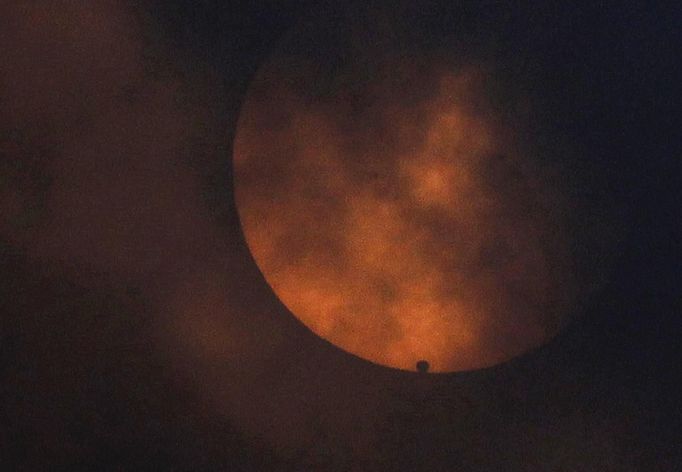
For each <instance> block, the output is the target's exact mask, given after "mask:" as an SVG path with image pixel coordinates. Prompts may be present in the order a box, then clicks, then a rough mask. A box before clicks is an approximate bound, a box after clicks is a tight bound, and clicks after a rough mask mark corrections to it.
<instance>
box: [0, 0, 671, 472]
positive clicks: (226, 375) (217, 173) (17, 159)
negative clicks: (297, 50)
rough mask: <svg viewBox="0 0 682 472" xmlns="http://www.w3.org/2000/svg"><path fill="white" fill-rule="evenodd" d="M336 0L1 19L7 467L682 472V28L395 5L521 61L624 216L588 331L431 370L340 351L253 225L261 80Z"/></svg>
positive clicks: (570, 11) (548, 133) (0, 399)
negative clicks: (239, 144) (235, 141)
mask: <svg viewBox="0 0 682 472" xmlns="http://www.w3.org/2000/svg"><path fill="white" fill-rule="evenodd" d="M313 3H316V4H317V3H320V5H321V6H320V9H318V10H311V9H310V7H311V5H312V4H313ZM593 3H595V4H593ZM614 3H615V2H614ZM619 3H620V2H619ZM332 4H333V5H336V7H334V8H336V9H337V10H338V5H339V2H329V5H326V6H325V5H324V2H303V1H301V2H289V3H287V4H286V5H284V4H283V2H275V1H272V2H247V1H231V2H224V3H223V2H217V1H202V2H198V1H191V2H190V1H186V2H184V1H177V2H161V1H159V2H153V1H147V2H125V1H113V0H112V1H106V0H95V1H91V2H78V1H68V0H47V1H44V2H30V3H27V2H19V1H13V0H10V1H7V2H3V4H2V5H0V45H1V46H0V153H1V155H2V158H1V160H0V466H2V469H3V470H49V469H67V470H147V469H152V470H159V469H160V470H166V469H169V470H258V471H261V470H263V471H267V470H273V471H281V470H295V471H298V470H321V471H325V470H353V471H372V470H428V471H437V470H447V471H451V470H472V471H478V470H483V471H488V470H501V471H516V470H519V471H520V470H527V471H536V470H539V471H543V470H546V471H562V470H566V471H569V470H580V471H609V470H613V471H630V470H632V471H635V470H637V471H638V470H642V471H652V470H662V471H667V470H677V469H679V468H680V467H681V466H682V450H681V449H680V447H679V444H680V442H681V439H682V437H681V435H680V433H679V431H680V428H681V427H682V421H681V420H682V417H681V413H682V412H681V411H680V408H681V405H680V401H681V400H680V399H681V398H682V389H681V382H682V381H681V380H680V373H681V372H680V367H679V360H680V359H682V356H681V355H680V354H682V352H681V348H680V347H679V341H678V340H679V336H680V334H682V320H681V319H680V316H682V313H681V310H682V300H681V299H680V293H681V292H682V291H681V290H680V284H679V280H680V275H682V274H680V242H679V241H680V238H681V237H682V232H681V231H680V229H681V228H680V223H679V221H678V220H679V209H680V205H681V204H682V202H681V201H680V193H679V192H680V191H679V189H680V188H682V187H681V185H682V169H681V166H680V151H681V149H680V145H679V125H678V120H677V118H678V117H679V116H678V115H679V111H678V103H679V98H680V91H679V85H678V83H679V78H680V77H679V75H680V74H679V67H680V64H679V62H680V61H679V57H680V54H679V53H680V51H679V47H678V45H679V44H680V39H681V38H680V37H679V28H677V25H678V24H679V21H680V12H679V11H677V10H676V9H675V8H674V7H673V6H672V2H671V6H666V5H664V4H663V3H662V2H657V3H656V4H651V3H645V2H627V3H622V4H619V5H616V4H613V5H610V4H596V2H586V3H585V4H582V3H581V4H578V5H576V4H568V3H566V2H562V3H554V2H542V3H540V2H538V3H537V4H528V3H523V4H518V5H513V6H512V5H501V4H498V3H496V2H461V3H457V2H439V1H435V0H434V1H424V2H419V3H418V5H417V4H416V3H415V4H410V3H409V2H400V3H396V11H400V12H401V14H406V15H411V16H413V18H414V25H416V26H415V28H418V29H420V31H422V32H426V33H423V34H422V35H421V37H422V38H426V42H427V43H428V42H429V41H433V43H434V44H437V43H438V41H439V38H440V37H441V36H442V35H443V34H447V33H448V32H449V31H453V30H456V31H465V32H466V34H465V35H464V36H465V37H466V38H468V43H467V45H466V48H467V50H468V51H471V54H472V55H475V54H488V56H489V57H500V58H510V57H513V58H515V59H514V60H508V61H507V62H508V63H511V64H512V66H510V67H511V69H510V71H509V74H510V77H515V75H514V74H515V73H516V72H518V71H522V72H523V73H522V74H520V75H521V76H523V78H524V79H525V80H524V81H523V82H519V87H527V88H528V89H529V90H532V92H533V94H534V96H536V97H537V103H538V104H539V105H540V109H542V110H546V111H545V112H544V113H542V114H541V115H540V116H539V119H538V121H539V122H541V125H542V126H541V127H542V130H543V132H542V133H540V135H541V136H543V139H548V140H551V139H564V140H566V142H568V143H570V146H571V148H572V149H575V150H576V154H575V155H576V156H580V157H575V158H573V159H572V160H570V161H569V162H568V163H567V164H566V165H567V167H568V168H570V169H576V170H575V172H585V169H589V175H591V176H592V178H593V181H592V184H591V186H589V187H586V192H588V190H587V189H589V192H593V193H594V192H597V193H599V195H600V196H602V197H604V198H608V199H610V201H613V202H614V205H615V207H616V208H617V209H618V212H619V214H620V215H622V220H621V221H622V223H621V225H620V227H619V230H620V233H621V242H620V244H619V245H618V246H617V247H614V249H613V252H614V254H615V263H614V269H613V271H612V272H611V275H610V276H609V277H608V281H607V283H605V284H604V285H603V286H602V288H601V289H600V290H599V291H598V292H596V293H594V294H593V295H592V296H590V297H589V299H587V300H585V301H584V302H583V303H584V307H583V309H584V311H585V315H584V316H583V317H582V318H581V319H579V320H577V321H575V322H574V323H572V324H571V325H570V326H569V327H568V328H567V329H566V330H564V332H563V333H562V334H560V335H559V336H558V337H556V338H555V339H554V340H553V341H552V342H551V343H549V344H548V345H546V346H544V347H542V348H540V349H539V350H535V351H532V352H530V353H529V354H526V355H524V356H522V357H519V358H516V359H514V360H512V361H511V362H508V363H505V364H501V365H498V366H496V367H492V368H489V369H486V370H480V371H472V372H467V373H460V374H439V375H428V376H426V375H418V374H411V373H407V372H400V371H395V370H390V369H385V368H382V367H379V366H376V365H373V364H370V363H368V362H366V361H363V360H361V359H359V358H356V357H354V356H351V355H348V354H346V353H344V352H342V351H340V350H338V349H336V348H335V347H333V346H331V345H330V344H328V343H326V342H324V341H322V340H320V339H319V338H317V337H315V336H314V335H313V334H312V333H311V332H310V331H308V330H307V329H306V328H304V327H303V326H302V325H301V324H300V323H299V322H298V321H296V320H295V319H294V318H293V317H292V316H290V315H289V314H288V313H287V311H286V309H285V308H284V307H283V306H282V305H281V303H280V302H279V301H278V300H277V298H276V297H275V296H274V295H273V294H272V292H271V291H270V289H269V288H268V286H267V285H266V283H265V282H264V280H263V278H262V275H261V274H260V272H259V271H258V269H257V267H256V266H255V264H254V262H253V260H252V259H251V256H250V254H249V252H248V250H247V248H246V246H245V243H244V240H243V237H242V235H241V230H240V227H239V224H238V218H237V214H236V210H235V207H234V203H233V200H232V188H231V178H232V175H231V162H230V159H231V143H232V136H233V135H234V127H235V123H236V119H237V116H238V110H239V108H240V105H241V103H242V98H243V96H244V93H245V91H246V89H247V85H248V84H249V81H250V79H251V78H252V77H253V74H254V73H255V71H256V69H257V67H258V65H259V64H261V63H262V61H263V60H264V59H265V58H266V57H267V55H268V53H269V52H270V51H271V50H272V48H273V47H274V45H275V44H276V42H277V40H278V38H280V37H281V35H282V34H283V33H284V32H285V31H286V30H287V29H289V28H291V27H292V26H293V25H294V23H295V21H296V18H297V17H299V15H306V16H305V17H306V18H307V20H306V21H308V22H315V21H316V19H320V21H323V20H324V21H328V17H327V16H325V15H329V14H331V13H330V11H332V10H334V8H331V7H330V5H332ZM415 5H417V6H415ZM398 7H399V8H398ZM364 8H369V9H372V8H374V7H373V6H369V7H364ZM334 14H338V13H334ZM319 50H320V51H321V52H322V53H324V51H325V44H320V45H319ZM538 126H539V125H538ZM550 144H552V145H555V144H556V143H550ZM595 189H598V190H595ZM589 195H592V194H591V193H590V194H589ZM597 217H598V215H597Z"/></svg>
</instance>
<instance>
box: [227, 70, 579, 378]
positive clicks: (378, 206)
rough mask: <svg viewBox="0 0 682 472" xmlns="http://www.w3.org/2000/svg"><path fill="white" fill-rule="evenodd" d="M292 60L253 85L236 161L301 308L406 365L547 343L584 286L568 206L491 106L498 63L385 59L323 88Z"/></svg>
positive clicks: (373, 352)
mask: <svg viewBox="0 0 682 472" xmlns="http://www.w3.org/2000/svg"><path fill="white" fill-rule="evenodd" d="M283 63H284V65H282V64H277V63H274V64H273V65H270V66H267V65H266V66H265V67H264V68H263V69H262V70H261V72H260V74H259V75H258V76H257V78H256V80H255V81H254V83H253V84H252V86H251V89H250V93H249V94H248V96H247V99H246V101H245V103H244V106H243V110H242V115H241V118H240V122H239V126H238V132H237V136H236V141H235V146H234V166H235V195H236V203H237V206H238V209H239V214H240V218H241V222H242V226H243V231H244V234H245V236H246V240H247V242H248V245H249V247H250V249H251V252H252V254H253V256H254V258H255V260H256V262H257V264H258V266H259V267H260V269H261V271H262V272H263V274H264V276H265V278H266V280H267V281H268V283H269V284H270V286H271V287H272V289H273V290H274V292H275V293H276V294H277V295H278V297H279V298H280V300H281V301H282V302H283V303H284V304H285V305H286V306H287V307H288V308H289V309H290V310H291V312H292V313H293V314H294V315H295V316H297V317H298V318H299V319H300V320H301V321H302V322H303V323H304V324H305V325H306V326H308V327H309V328H310V329H311V330H312V331H314V332H315V333H316V334H318V335H319V336H321V337H323V338H325V339H327V340H329V341H330V342H332V343H334V344H335V345H337V346H338V347H340V348H342V349H344V350H346V351H348V352H351V353H353V354H356V355H358V356H361V357H363V358H365V359H368V360H370V361H373V362H376V363H379V364H383V365H387V366H391V367H396V368H401V369H410V370H414V368H415V365H416V362H417V361H418V360H420V359H426V360H428V361H429V363H430V365H431V369H432V370H434V371H455V370H467V369H475V368H480V367H485V366H490V365H493V364H496V363H499V362H502V361H504V360H507V359H509V358H512V357H514V356H516V355H519V354H521V353H523V352H525V351H526V350H528V349H530V348H533V347H535V346H538V345H540V344H542V343H544V342H546V341H547V340H548V339H549V338H551V337H552V336H553V335H554V334H555V333H556V332H557V330H558V329H559V327H560V326H561V324H562V320H563V318H564V315H565V314H566V311H567V309H568V307H569V306H570V302H571V300H572V298H573V297H574V290H573V285H574V284H573V276H574V275H573V274H572V270H571V260H570V258H569V256H568V250H567V245H568V241H567V237H566V235H565V231H564V228H565V225H566V219H565V218H566V212H567V211H568V210H567V207H566V205H565V204H564V203H563V200H562V198H561V195H560V194H559V192H558V191H557V190H556V188H555V187H556V186H555V185H554V184H552V183H551V182H552V179H553V178H554V177H555V176H553V175H552V171H551V169H549V168H546V167H543V166H542V165H541V164H539V163H538V162H537V159H535V158H534V157H533V156H532V151H531V148H530V147H529V146H528V145H527V144H524V145H522V144H521V141H522V140H521V139H519V136H520V135H522V133H523V124H522V123H521V122H520V121H519V122H509V120H510V119H513V118H514V113H513V112H510V113H506V114H505V113H501V112H500V109H499V108H495V107H494V106H493V105H492V104H491V102H490V100H489V97H488V96H487V92H486V90H485V87H484V85H485V84H486V83H488V82H489V80H490V74H491V73H492V72H491V71H490V70H489V69H487V68H486V67H483V66H470V67H461V66H460V67H454V66H453V67H447V66H441V65H439V66H429V67H422V66H421V64H420V63H419V60H413V61H410V60H409V59H402V60H399V61H396V60H391V61H390V62H387V63H386V64H385V65H382V66H381V68H380V70H383V71H384V72H385V74H381V75H377V76H376V78H373V79H370V80H369V81H368V82H367V83H363V84H361V85H360V86H357V87H355V88H351V87H349V86H347V85H344V84H342V85H340V86H338V87H337V88H336V89H334V90H333V92H332V93H327V94H320V95H315V94H314V93H313V92H308V91H306V90H305V85H306V84H313V85H314V82H315V81H316V80H321V79H319V76H318V75H317V74H316V72H315V70H314V68H313V67H312V66H310V64H305V63H303V64H301V63H298V64H297V68H296V69H295V72H292V73H291V74H289V73H288V69H287V67H288V66H287V65H286V61H283ZM287 74H289V75H290V76H291V77H290V78H289V79H288V78H287ZM521 105H523V104H522V103H521ZM521 108H522V107H521ZM518 116H519V118H518V119H519V120H522V118H521V116H522V114H520V113H519V114H518ZM523 138H524V140H523V142H524V143H525V142H527V141H528V139H527V136H524V137H523Z"/></svg>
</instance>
